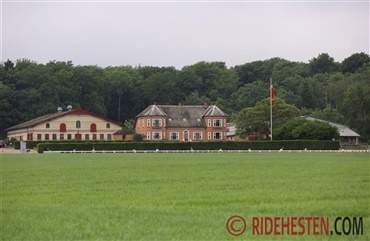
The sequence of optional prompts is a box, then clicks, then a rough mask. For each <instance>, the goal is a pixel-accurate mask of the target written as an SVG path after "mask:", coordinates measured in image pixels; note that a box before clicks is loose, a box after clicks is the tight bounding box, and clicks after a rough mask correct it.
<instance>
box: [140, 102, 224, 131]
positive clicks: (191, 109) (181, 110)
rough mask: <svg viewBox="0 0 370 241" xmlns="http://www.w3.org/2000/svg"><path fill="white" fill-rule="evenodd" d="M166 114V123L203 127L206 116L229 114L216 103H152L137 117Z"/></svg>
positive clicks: (176, 125) (169, 125)
mask: <svg viewBox="0 0 370 241" xmlns="http://www.w3.org/2000/svg"><path fill="white" fill-rule="evenodd" d="M142 116H166V125H167V127H168V128H171V127H201V128H204V127H205V126H206V124H205V123H204V119H203V117H204V116H207V117H208V116H213V117H225V116H227V115H226V114H225V113H224V112H223V111H222V110H220V108H218V107H217V106H215V105H211V106H209V107H207V106H204V105H150V106H149V107H147V108H146V109H145V110H143V111H142V112H141V113H140V114H139V115H137V117H142Z"/></svg>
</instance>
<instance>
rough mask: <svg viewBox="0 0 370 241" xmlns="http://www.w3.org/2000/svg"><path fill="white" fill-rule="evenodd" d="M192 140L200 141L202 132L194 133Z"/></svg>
mask: <svg viewBox="0 0 370 241" xmlns="http://www.w3.org/2000/svg"><path fill="white" fill-rule="evenodd" d="M193 139H194V140H202V132H194V138H193Z"/></svg>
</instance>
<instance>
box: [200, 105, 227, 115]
mask: <svg viewBox="0 0 370 241" xmlns="http://www.w3.org/2000/svg"><path fill="white" fill-rule="evenodd" d="M203 115H204V116H214V117H220V116H221V117H224V116H227V115H226V114H225V112H223V111H222V110H221V109H220V108H218V107H217V106H215V105H211V106H209V107H208V108H207V110H206V111H205V112H204V114H203Z"/></svg>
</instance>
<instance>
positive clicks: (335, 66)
mask: <svg viewBox="0 0 370 241" xmlns="http://www.w3.org/2000/svg"><path fill="white" fill-rule="evenodd" d="M309 67H310V72H311V75H315V74H324V73H332V72H336V71H339V69H340V64H339V63H337V62H335V61H334V58H333V57H330V56H329V54H327V53H322V54H319V56H317V57H316V58H312V59H311V60H310V63H309Z"/></svg>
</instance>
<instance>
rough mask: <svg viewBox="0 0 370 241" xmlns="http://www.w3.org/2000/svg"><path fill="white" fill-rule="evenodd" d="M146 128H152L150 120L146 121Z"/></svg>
mask: <svg viewBox="0 0 370 241" xmlns="http://www.w3.org/2000/svg"><path fill="white" fill-rule="evenodd" d="M146 126H147V127H150V120H149V119H147V120H146Z"/></svg>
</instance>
